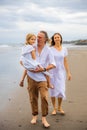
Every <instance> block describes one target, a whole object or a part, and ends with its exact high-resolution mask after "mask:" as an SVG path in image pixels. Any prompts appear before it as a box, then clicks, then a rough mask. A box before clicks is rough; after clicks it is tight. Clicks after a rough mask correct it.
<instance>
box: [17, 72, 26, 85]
mask: <svg viewBox="0 0 87 130" xmlns="http://www.w3.org/2000/svg"><path fill="white" fill-rule="evenodd" d="M26 75H27V70H24V72H23V76H22V78H21V81H20V83H19V85H20V86H21V87H23V86H24V79H25V77H26Z"/></svg>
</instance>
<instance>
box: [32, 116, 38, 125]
mask: <svg viewBox="0 0 87 130" xmlns="http://www.w3.org/2000/svg"><path fill="white" fill-rule="evenodd" d="M36 122H37V116H33V118H32V120H31V124H36Z"/></svg>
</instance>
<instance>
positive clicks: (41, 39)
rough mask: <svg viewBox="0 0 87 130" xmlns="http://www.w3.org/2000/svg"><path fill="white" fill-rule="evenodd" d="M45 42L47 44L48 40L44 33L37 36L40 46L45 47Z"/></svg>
mask: <svg viewBox="0 0 87 130" xmlns="http://www.w3.org/2000/svg"><path fill="white" fill-rule="evenodd" d="M45 42H46V38H45V35H44V33H38V35H37V43H38V44H39V45H43V44H45Z"/></svg>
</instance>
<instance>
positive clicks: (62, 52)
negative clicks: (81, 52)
mask: <svg viewBox="0 0 87 130" xmlns="http://www.w3.org/2000/svg"><path fill="white" fill-rule="evenodd" d="M51 50H52V52H53V54H54V58H55V61H56V68H54V69H52V70H51V75H52V76H51V77H52V78H51V83H52V85H53V86H54V89H50V96H51V101H52V105H53V112H52V115H55V114H56V113H57V111H59V112H60V113H61V114H65V113H64V111H63V109H62V106H61V105H62V100H63V99H64V98H65V80H66V72H67V76H68V80H70V79H71V73H70V69H69V65H68V61H67V55H68V52H67V49H66V48H65V47H63V46H62V36H61V34H60V33H55V34H54V35H53V36H52V39H51ZM56 98H57V100H58V107H57V108H56Z"/></svg>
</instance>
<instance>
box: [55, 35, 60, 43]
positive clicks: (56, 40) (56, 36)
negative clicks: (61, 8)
mask: <svg viewBox="0 0 87 130" xmlns="http://www.w3.org/2000/svg"><path fill="white" fill-rule="evenodd" d="M54 42H55V43H60V42H61V37H60V35H59V34H55V35H54Z"/></svg>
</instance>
